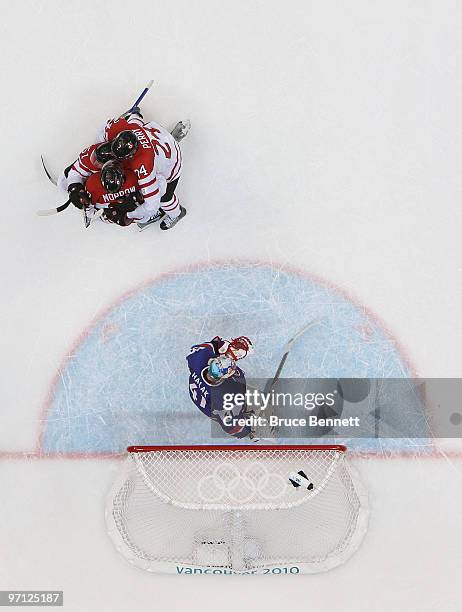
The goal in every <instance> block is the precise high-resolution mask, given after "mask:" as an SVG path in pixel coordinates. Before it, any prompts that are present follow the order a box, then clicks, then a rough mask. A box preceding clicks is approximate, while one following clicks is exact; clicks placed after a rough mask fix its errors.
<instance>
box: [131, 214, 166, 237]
mask: <svg viewBox="0 0 462 612" xmlns="http://www.w3.org/2000/svg"><path fill="white" fill-rule="evenodd" d="M163 217H165V213H164V211H163V210H162V209H161V208H159V210H158V211H157V212H156V214H155V215H154V216H153V217H151V218H150V219H149V220H148V221H146V222H145V223H137V224H136V225H137V226H138V227H139V228H140V232H142V231H143V230H144V229H146V228H147V227H148V225H152V224H153V223H157V222H158V221H160V220H161V219H162V218H163Z"/></svg>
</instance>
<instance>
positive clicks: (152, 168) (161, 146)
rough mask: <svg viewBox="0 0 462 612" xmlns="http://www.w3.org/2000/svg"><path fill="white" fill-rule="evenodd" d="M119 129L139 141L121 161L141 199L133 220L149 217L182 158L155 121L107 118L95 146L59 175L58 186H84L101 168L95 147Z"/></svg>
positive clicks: (164, 130) (178, 170)
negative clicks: (131, 152) (130, 156)
mask: <svg viewBox="0 0 462 612" xmlns="http://www.w3.org/2000/svg"><path fill="white" fill-rule="evenodd" d="M123 130H132V131H133V132H134V133H135V135H136V137H137V138H138V141H139V147H138V150H137V152H136V153H135V155H134V156H133V157H132V158H131V159H127V160H124V161H123V162H122V165H123V167H124V169H125V170H127V171H128V170H132V171H133V172H134V173H135V174H136V177H137V180H138V184H139V189H140V192H141V194H142V195H143V198H144V203H143V204H142V205H141V206H139V207H138V208H137V210H136V218H138V219H142V218H149V217H150V216H152V215H153V214H155V213H156V212H157V209H158V208H159V206H160V199H161V197H162V196H163V195H164V194H165V192H166V189H167V184H168V183H171V182H172V181H174V180H176V179H177V178H178V177H179V176H180V173H181V169H182V158H181V150H180V147H179V146H178V143H177V142H176V140H175V139H174V138H173V136H172V135H171V134H170V132H169V131H168V130H166V129H165V128H164V127H162V126H161V125H160V124H158V123H156V122H155V121H151V122H149V123H145V122H144V121H143V120H142V119H141V118H140V117H139V116H138V115H136V114H131V115H128V116H127V117H120V118H118V119H109V120H108V121H107V122H106V124H105V125H104V126H103V128H102V129H101V130H100V132H99V133H98V135H97V143H96V144H94V145H91V146H90V147H87V148H86V149H84V150H83V151H82V152H81V153H80V155H79V157H78V158H77V160H76V161H75V162H74V163H73V164H72V166H71V167H70V168H69V169H68V170H67V172H65V173H62V174H61V176H60V177H59V179H58V186H59V187H61V188H62V189H63V190H67V188H68V186H69V185H70V184H72V183H85V181H86V180H87V179H88V177H90V176H91V175H92V174H94V173H95V172H99V171H100V170H101V167H102V165H101V164H99V163H98V161H97V160H96V157H95V149H96V147H97V146H98V144H101V143H102V142H105V141H110V140H113V139H114V138H115V137H116V136H117V135H118V134H119V133H120V132H122V131H123ZM132 214H133V213H132ZM130 216H132V215H130Z"/></svg>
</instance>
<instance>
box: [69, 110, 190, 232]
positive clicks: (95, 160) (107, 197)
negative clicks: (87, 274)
mask: <svg viewBox="0 0 462 612" xmlns="http://www.w3.org/2000/svg"><path fill="white" fill-rule="evenodd" d="M189 127H190V124H189V122H188V121H185V122H182V121H180V122H178V123H177V124H176V126H175V128H174V129H173V130H172V132H168V131H167V130H166V129H165V128H164V127H162V126H161V125H160V124H158V123H156V122H154V121H151V122H149V123H146V122H145V121H144V119H143V116H142V114H141V112H140V109H139V107H134V108H132V109H131V110H130V111H128V112H127V113H125V114H124V115H122V116H121V117H119V118H116V119H110V120H109V121H107V122H106V124H105V125H104V127H103V128H102V129H101V130H100V132H99V133H98V135H97V138H96V144H93V145H91V146H90V147H88V148H86V149H84V150H83V151H82V152H81V153H80V155H79V157H78V158H77V160H76V161H75V162H74V163H73V164H71V165H70V166H68V167H67V168H66V169H65V170H64V171H63V172H62V174H61V175H60V177H59V179H58V186H59V187H60V188H61V189H63V190H65V191H67V192H68V194H69V200H70V201H71V202H72V204H74V206H76V207H77V208H79V209H85V211H86V213H87V214H88V215H90V216H91V215H94V214H96V213H97V212H98V211H101V209H103V210H102V214H101V212H100V213H99V215H101V218H102V220H104V221H107V222H110V223H116V224H117V225H120V226H127V225H130V224H132V223H133V222H137V223H138V226H139V227H140V229H144V227H146V226H147V225H149V224H151V223H156V222H158V221H161V224H160V227H161V229H162V230H168V229H171V228H172V227H174V226H175V225H176V223H178V221H179V220H180V219H182V218H183V217H184V216H185V214H186V209H185V208H184V207H183V206H181V205H180V203H179V201H178V198H177V196H176V195H175V190H176V187H177V184H178V180H179V178H180V175H181V170H182V158H181V150H180V147H179V144H178V143H179V141H180V140H181V139H182V138H184V136H186V134H187V133H188V131H189Z"/></svg>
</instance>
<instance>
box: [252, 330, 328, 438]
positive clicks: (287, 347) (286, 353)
mask: <svg viewBox="0 0 462 612" xmlns="http://www.w3.org/2000/svg"><path fill="white" fill-rule="evenodd" d="M321 320H322V319H314V320H313V321H310V322H309V323H307V324H306V325H304V326H303V327H302V328H301V329H299V330H298V332H297V333H296V334H295V335H294V336H292V338H291V339H290V340H289V341H288V342H287V344H286V345H285V347H284V352H283V354H282V358H281V361H280V362H279V365H278V367H277V370H276V373H275V375H274V376H273V378H272V379H270V380H268V382H267V383H266V385H265V388H264V390H263V393H264V394H268V395H269V394H270V393H271V391H272V390H273V388H274V386H275V385H276V383H277V382H278V380H279V378H280V376H281V372H282V370H283V368H284V365H285V363H286V361H287V357H288V356H289V353H290V351H291V349H292V347H293V345H294V344H295V342H296V341H297V340H298V339H299V338H300V337H301V336H303V335H304V334H305V333H306V332H307V331H308V330H309V329H311V328H312V327H315V326H316V325H319V323H320V322H321ZM269 415H270V416H271V415H272V408H271V407H270V409H269ZM268 427H269V433H270V438H273V437H274V433H275V431H276V427H275V426H274V425H273V426H269V425H265V426H263V428H262V429H261V431H258V432H257V431H255V432H254V436H255V435H257V434H258V439H261V438H264V437H267V436H268Z"/></svg>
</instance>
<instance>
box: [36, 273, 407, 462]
mask: <svg viewBox="0 0 462 612" xmlns="http://www.w3.org/2000/svg"><path fill="white" fill-rule="evenodd" d="M317 318H321V319H322V321H321V323H320V325H318V326H316V327H314V328H312V329H311V330H310V331H309V332H308V333H307V334H306V335H305V336H303V337H302V338H301V339H300V341H299V342H298V343H297V344H296V345H295V346H294V348H293V350H292V352H291V354H290V356H289V359H288V360H287V362H286V366H285V369H284V376H292V377H364V376H368V377H406V376H408V375H409V372H408V370H407V367H406V365H405V363H404V360H403V358H402V356H401V355H400V354H399V351H398V350H397V347H396V345H395V343H394V341H393V340H392V339H391V338H390V337H389V335H388V334H387V333H386V332H385V331H384V330H383V329H381V327H380V325H379V324H378V323H377V322H376V321H375V320H374V319H372V318H371V316H370V315H369V314H368V313H367V312H366V311H365V309H364V308H361V307H358V306H357V305H355V304H354V303H352V302H351V301H350V300H349V299H348V298H347V297H345V296H344V295H343V294H342V293H340V292H338V291H336V290H335V289H333V288H331V287H329V286H327V285H324V284H323V283H321V282H320V281H319V280H314V279H312V278H310V277H309V276H307V275H304V274H299V273H296V272H293V271H290V270H285V269H283V268H277V267H275V266H270V265H260V264H220V265H207V266H204V267H202V268H198V269H191V270H189V271H183V272H178V273H174V274H170V275H167V276H164V277H162V278H161V279H160V280H158V281H154V282H153V283H152V284H151V285H149V286H145V287H143V288H142V289H140V290H139V291H138V292H135V293H133V294H131V295H130V296H129V297H128V298H126V299H125V300H123V301H121V302H120V303H117V304H116V305H114V307H113V308H112V309H110V310H109V312H108V313H107V314H105V315H104V316H103V317H102V318H100V319H99V320H98V321H97V322H96V323H95V324H94V325H93V326H92V327H91V328H90V329H89V331H88V333H87V334H85V339H84V340H83V341H82V342H81V344H80V345H79V346H78V347H77V348H76V349H75V350H74V351H73V352H72V354H71V355H69V356H68V358H67V359H66V361H65V363H64V365H63V366H62V368H61V371H60V372H59V377H58V378H57V382H56V384H55V386H54V389H53V393H52V400H51V403H50V405H49V408H48V412H47V416H46V423H45V430H44V435H43V443H42V445H43V450H44V451H45V452H63V453H68V452H82V453H99V452H101V453H104V452H119V451H122V450H124V449H125V447H126V446H127V445H129V444H148V443H164V444H165V443H188V442H190V443H205V442H207V441H208V440H209V439H210V425H209V423H208V421H207V419H206V418H205V417H203V416H202V415H201V414H200V413H199V412H198V411H197V409H196V408H195V407H194V406H193V404H192V403H191V402H190V399H189V396H188V388H187V383H188V370H187V365H186V361H185V357H186V355H187V353H188V351H189V348H190V346H191V345H192V344H195V343H197V342H200V341H204V340H209V339H211V338H212V337H213V336H215V335H217V334H218V335H220V336H223V337H225V338H230V337H233V336H237V335H241V334H245V335H247V336H249V337H250V338H251V339H252V340H253V342H254V346H255V351H254V353H253V354H252V355H250V356H249V357H248V358H247V359H246V360H245V366H244V369H245V371H246V373H247V375H248V376H249V377H269V376H271V375H272V374H274V372H275V370H276V368H277V365H278V362H279V360H280V358H281V351H282V349H283V347H284V344H285V343H286V342H287V340H288V339H289V338H290V337H291V336H293V335H294V334H295V333H296V332H297V330H299V329H300V327H302V326H303V325H304V324H305V323H306V322H308V321H310V320H312V319H317Z"/></svg>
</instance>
